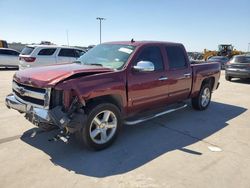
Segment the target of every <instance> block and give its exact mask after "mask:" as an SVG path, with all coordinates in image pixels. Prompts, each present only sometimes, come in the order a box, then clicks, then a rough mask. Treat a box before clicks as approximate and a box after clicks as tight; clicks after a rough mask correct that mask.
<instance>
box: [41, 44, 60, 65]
mask: <svg viewBox="0 0 250 188" xmlns="http://www.w3.org/2000/svg"><path fill="white" fill-rule="evenodd" d="M55 52H56V48H41V49H40V50H39V51H38V52H37V56H36V64H37V66H46V65H53V64H56V59H55Z"/></svg>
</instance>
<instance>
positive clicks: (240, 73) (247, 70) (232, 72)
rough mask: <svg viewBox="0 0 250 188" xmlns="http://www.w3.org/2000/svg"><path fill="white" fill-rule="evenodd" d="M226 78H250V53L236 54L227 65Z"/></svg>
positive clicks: (229, 79)
mask: <svg viewBox="0 0 250 188" xmlns="http://www.w3.org/2000/svg"><path fill="white" fill-rule="evenodd" d="M225 70H226V71H225V78H226V80H228V81H231V79H232V78H250V55H237V56H234V57H233V58H232V59H231V60H230V61H229V62H228V63H227V64H226V67H225Z"/></svg>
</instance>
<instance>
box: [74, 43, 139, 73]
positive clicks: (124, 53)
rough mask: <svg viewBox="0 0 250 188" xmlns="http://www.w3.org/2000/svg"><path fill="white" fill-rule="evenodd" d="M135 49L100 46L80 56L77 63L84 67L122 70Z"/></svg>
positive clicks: (122, 46)
mask: <svg viewBox="0 0 250 188" xmlns="http://www.w3.org/2000/svg"><path fill="white" fill-rule="evenodd" d="M134 49H135V47H134V46H130V45H122V44H100V45H97V46H96V47H94V48H93V49H91V50H89V51H88V52H87V53H85V54H84V55H82V56H81V57H80V58H79V59H78V60H77V62H80V63H81V64H84V65H99V66H102V67H106V68H111V69H117V70H119V69H122V68H123V66H124V65H125V63H126V62H127V61H128V58H129V57H130V55H131V54H132V52H133V51H134Z"/></svg>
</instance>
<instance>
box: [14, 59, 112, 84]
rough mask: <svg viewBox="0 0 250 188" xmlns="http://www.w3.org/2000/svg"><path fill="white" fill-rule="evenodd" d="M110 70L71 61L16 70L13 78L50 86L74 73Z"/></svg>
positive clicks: (94, 72)
mask: <svg viewBox="0 0 250 188" xmlns="http://www.w3.org/2000/svg"><path fill="white" fill-rule="evenodd" d="M111 71H113V70H112V69H108V68H103V67H100V66H92V65H80V64H76V63H73V64H61V65H52V66H45V67H37V68H29V69H25V70H22V71H18V72H16V74H15V75H14V79H15V80H16V81H17V82H19V83H23V84H27V85H32V86H35V87H50V86H54V85H55V84H57V83H58V82H60V81H62V80H64V79H66V78H68V77H70V76H72V75H75V74H79V73H83V75H82V76H84V73H86V75H90V74H97V73H103V72H111Z"/></svg>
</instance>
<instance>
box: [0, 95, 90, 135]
mask: <svg viewBox="0 0 250 188" xmlns="http://www.w3.org/2000/svg"><path fill="white" fill-rule="evenodd" d="M5 104H6V106H7V107H8V108H11V109H15V110H17V111H19V112H20V113H25V117H26V118H27V119H28V120H29V121H30V122H32V123H33V124H35V125H36V126H39V125H41V124H44V123H45V124H52V125H56V126H58V127H59V128H60V129H64V128H65V129H67V130H68V131H69V132H71V133H73V132H75V131H76V130H79V129H80V128H81V127H82V126H83V124H84V122H85V120H86V115H85V113H84V111H83V110H79V109H78V110H76V111H74V112H72V113H70V114H68V113H65V112H63V111H62V107H60V106H57V107H55V108H52V109H44V108H38V107H35V106H32V104H29V103H23V102H20V101H19V100H17V99H16V97H15V96H14V95H13V94H9V95H8V96H7V97H6V98H5Z"/></svg>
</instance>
